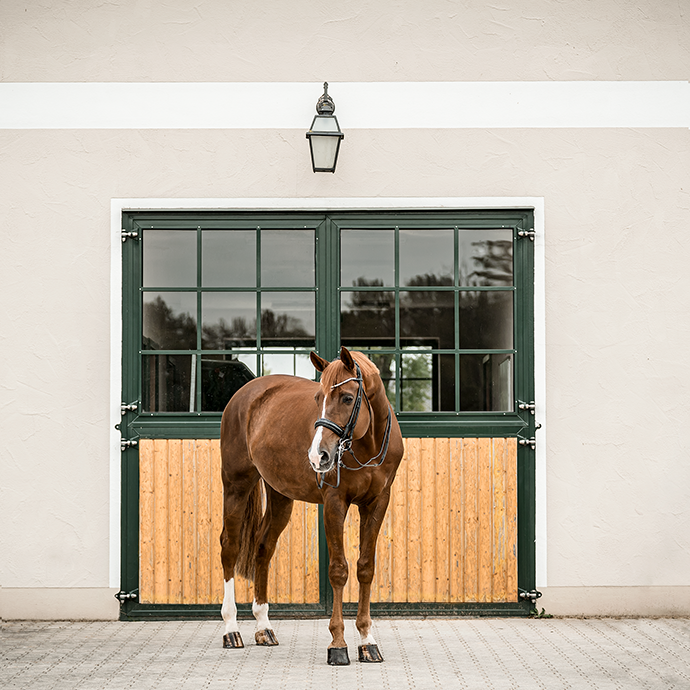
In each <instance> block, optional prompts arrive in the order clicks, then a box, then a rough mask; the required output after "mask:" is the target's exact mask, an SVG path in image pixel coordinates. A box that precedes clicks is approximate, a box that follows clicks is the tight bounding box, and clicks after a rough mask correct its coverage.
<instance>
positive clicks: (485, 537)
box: [477, 438, 493, 601]
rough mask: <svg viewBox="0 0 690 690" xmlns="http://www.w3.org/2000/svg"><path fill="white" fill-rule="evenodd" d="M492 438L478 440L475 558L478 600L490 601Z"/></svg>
mask: <svg viewBox="0 0 690 690" xmlns="http://www.w3.org/2000/svg"><path fill="white" fill-rule="evenodd" d="M492 444H493V440H492V439H490V438H481V439H479V442H478V447H479V453H478V456H477V457H478V461H479V480H478V489H477V490H478V493H479V521H478V528H479V531H478V536H477V559H478V563H479V577H478V584H479V593H478V599H479V601H491V584H492V577H491V576H492V567H491V562H492V559H493V543H492V536H493V525H492V522H493V506H492V498H493V497H492V492H491V481H492V472H491V466H492V460H493V458H492V449H493V445H492Z"/></svg>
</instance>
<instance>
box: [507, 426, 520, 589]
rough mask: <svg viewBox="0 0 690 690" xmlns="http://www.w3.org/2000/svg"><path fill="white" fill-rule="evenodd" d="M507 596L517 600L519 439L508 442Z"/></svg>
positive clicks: (510, 439)
mask: <svg viewBox="0 0 690 690" xmlns="http://www.w3.org/2000/svg"><path fill="white" fill-rule="evenodd" d="M506 451H507V459H506V551H507V556H508V557H507V561H506V596H507V599H508V601H517V600H518V595H517V439H516V438H509V439H508V442H507V444H506Z"/></svg>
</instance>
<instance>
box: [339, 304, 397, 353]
mask: <svg viewBox="0 0 690 690" xmlns="http://www.w3.org/2000/svg"><path fill="white" fill-rule="evenodd" d="M340 338H341V340H342V341H343V344H345V345H347V346H348V347H349V346H350V345H349V343H350V342H353V341H356V342H357V343H360V344H361V345H365V344H366V345H368V346H372V345H379V346H381V345H386V346H388V347H395V293H394V292H390V291H385V292H384V291H381V292H378V291H377V292H343V293H342V294H341V295H340Z"/></svg>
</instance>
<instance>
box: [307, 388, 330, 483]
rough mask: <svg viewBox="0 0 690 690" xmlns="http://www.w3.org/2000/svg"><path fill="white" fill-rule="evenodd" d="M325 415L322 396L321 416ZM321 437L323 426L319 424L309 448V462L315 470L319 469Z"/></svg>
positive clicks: (324, 399) (324, 402)
mask: <svg viewBox="0 0 690 690" xmlns="http://www.w3.org/2000/svg"><path fill="white" fill-rule="evenodd" d="M325 416H326V397H325V396H324V398H323V409H322V410H321V417H325ZM322 438H323V427H322V426H320V427H318V428H317V429H316V433H315V434H314V439H313V440H312V442H311V447H310V448H309V464H310V465H311V466H312V468H313V470H314V471H315V472H318V471H319V466H320V465H321V452H320V451H319V446H320V445H321V439H322Z"/></svg>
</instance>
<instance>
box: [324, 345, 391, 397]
mask: <svg viewBox="0 0 690 690" xmlns="http://www.w3.org/2000/svg"><path fill="white" fill-rule="evenodd" d="M350 354H351V355H352V358H353V359H354V360H355V362H357V364H359V368H360V370H361V371H362V378H363V379H367V378H369V377H371V376H375V375H378V374H379V369H378V367H377V366H376V365H375V364H374V363H373V362H372V361H371V360H370V359H369V358H368V357H367V356H366V355H363V354H362V353H361V352H353V351H350ZM353 374H354V372H353V371H351V370H350V369H347V368H346V367H345V365H344V364H343V362H342V361H341V360H340V358H337V359H334V360H333V361H332V362H331V363H330V364H329V365H328V367H326V369H324V371H323V373H322V374H321V386H322V388H323V389H324V391H327V390H329V389H330V388H331V387H332V386H334V385H335V384H336V383H340V381H344V380H345V379H349V378H350V377H351V376H352V375H353Z"/></svg>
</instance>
